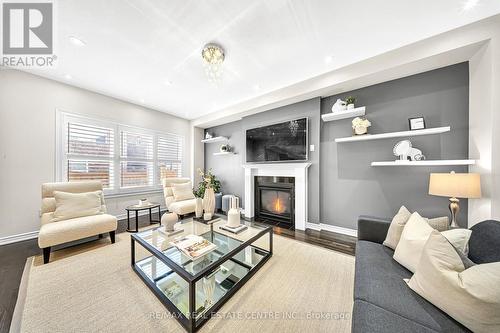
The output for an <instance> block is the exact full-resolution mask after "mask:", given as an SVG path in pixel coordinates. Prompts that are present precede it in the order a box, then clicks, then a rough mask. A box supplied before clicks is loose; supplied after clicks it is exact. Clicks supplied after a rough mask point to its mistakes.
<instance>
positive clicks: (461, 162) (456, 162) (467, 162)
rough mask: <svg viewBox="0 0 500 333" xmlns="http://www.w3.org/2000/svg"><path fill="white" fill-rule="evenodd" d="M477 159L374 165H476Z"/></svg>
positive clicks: (380, 163) (381, 163)
mask: <svg viewBox="0 0 500 333" xmlns="http://www.w3.org/2000/svg"><path fill="white" fill-rule="evenodd" d="M475 163H476V161H475V160H425V161H385V162H372V166H442V165H474V164H475Z"/></svg>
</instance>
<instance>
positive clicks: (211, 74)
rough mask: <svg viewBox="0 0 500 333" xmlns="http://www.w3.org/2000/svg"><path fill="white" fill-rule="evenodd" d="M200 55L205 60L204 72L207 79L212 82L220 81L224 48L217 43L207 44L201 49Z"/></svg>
mask: <svg viewBox="0 0 500 333" xmlns="http://www.w3.org/2000/svg"><path fill="white" fill-rule="evenodd" d="M201 56H202V57H203V60H204V62H205V73H206V74H207V77H208V81H210V82H212V83H218V82H220V80H221V78H222V63H223V62H224V49H223V48H222V47H220V46H219V45H217V44H213V43H211V44H207V45H205V46H204V47H203V50H202V51H201Z"/></svg>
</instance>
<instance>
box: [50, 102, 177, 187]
mask: <svg viewBox="0 0 500 333" xmlns="http://www.w3.org/2000/svg"><path fill="white" fill-rule="evenodd" d="M58 120H59V121H58V123H59V125H58V127H59V133H58V136H57V138H58V139H57V140H56V141H57V147H56V149H57V164H56V169H57V176H58V177H57V178H58V180H60V181H81V180H100V181H101V182H102V183H103V188H104V189H105V192H106V193H108V194H119V193H133V192H144V191H150V190H156V189H159V188H160V186H161V181H160V180H161V177H181V176H182V153H183V142H184V138H183V137H182V136H179V135H176V134H170V133H161V132H156V131H152V130H145V129H141V128H135V127H130V126H124V125H120V124H117V123H113V122H108V121H104V120H102V121H101V120H96V119H90V118H85V117H81V116H77V115H72V114H69V113H64V112H60V113H58Z"/></svg>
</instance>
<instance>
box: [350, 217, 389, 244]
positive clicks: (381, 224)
mask: <svg viewBox="0 0 500 333" xmlns="http://www.w3.org/2000/svg"><path fill="white" fill-rule="evenodd" d="M390 225H391V220H390V219H386V218H380V217H373V216H366V215H361V216H360V217H358V240H366V241H371V242H375V243H380V244H382V243H383V242H384V240H385V237H386V236H387V231H388V230H389V226H390Z"/></svg>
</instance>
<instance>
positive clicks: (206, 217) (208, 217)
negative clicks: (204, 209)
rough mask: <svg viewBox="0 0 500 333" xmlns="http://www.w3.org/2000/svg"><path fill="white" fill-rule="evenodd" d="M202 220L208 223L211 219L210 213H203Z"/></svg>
mask: <svg viewBox="0 0 500 333" xmlns="http://www.w3.org/2000/svg"><path fill="white" fill-rule="evenodd" d="M203 219H204V220H205V221H210V220H211V219H212V213H205V214H203Z"/></svg>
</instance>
